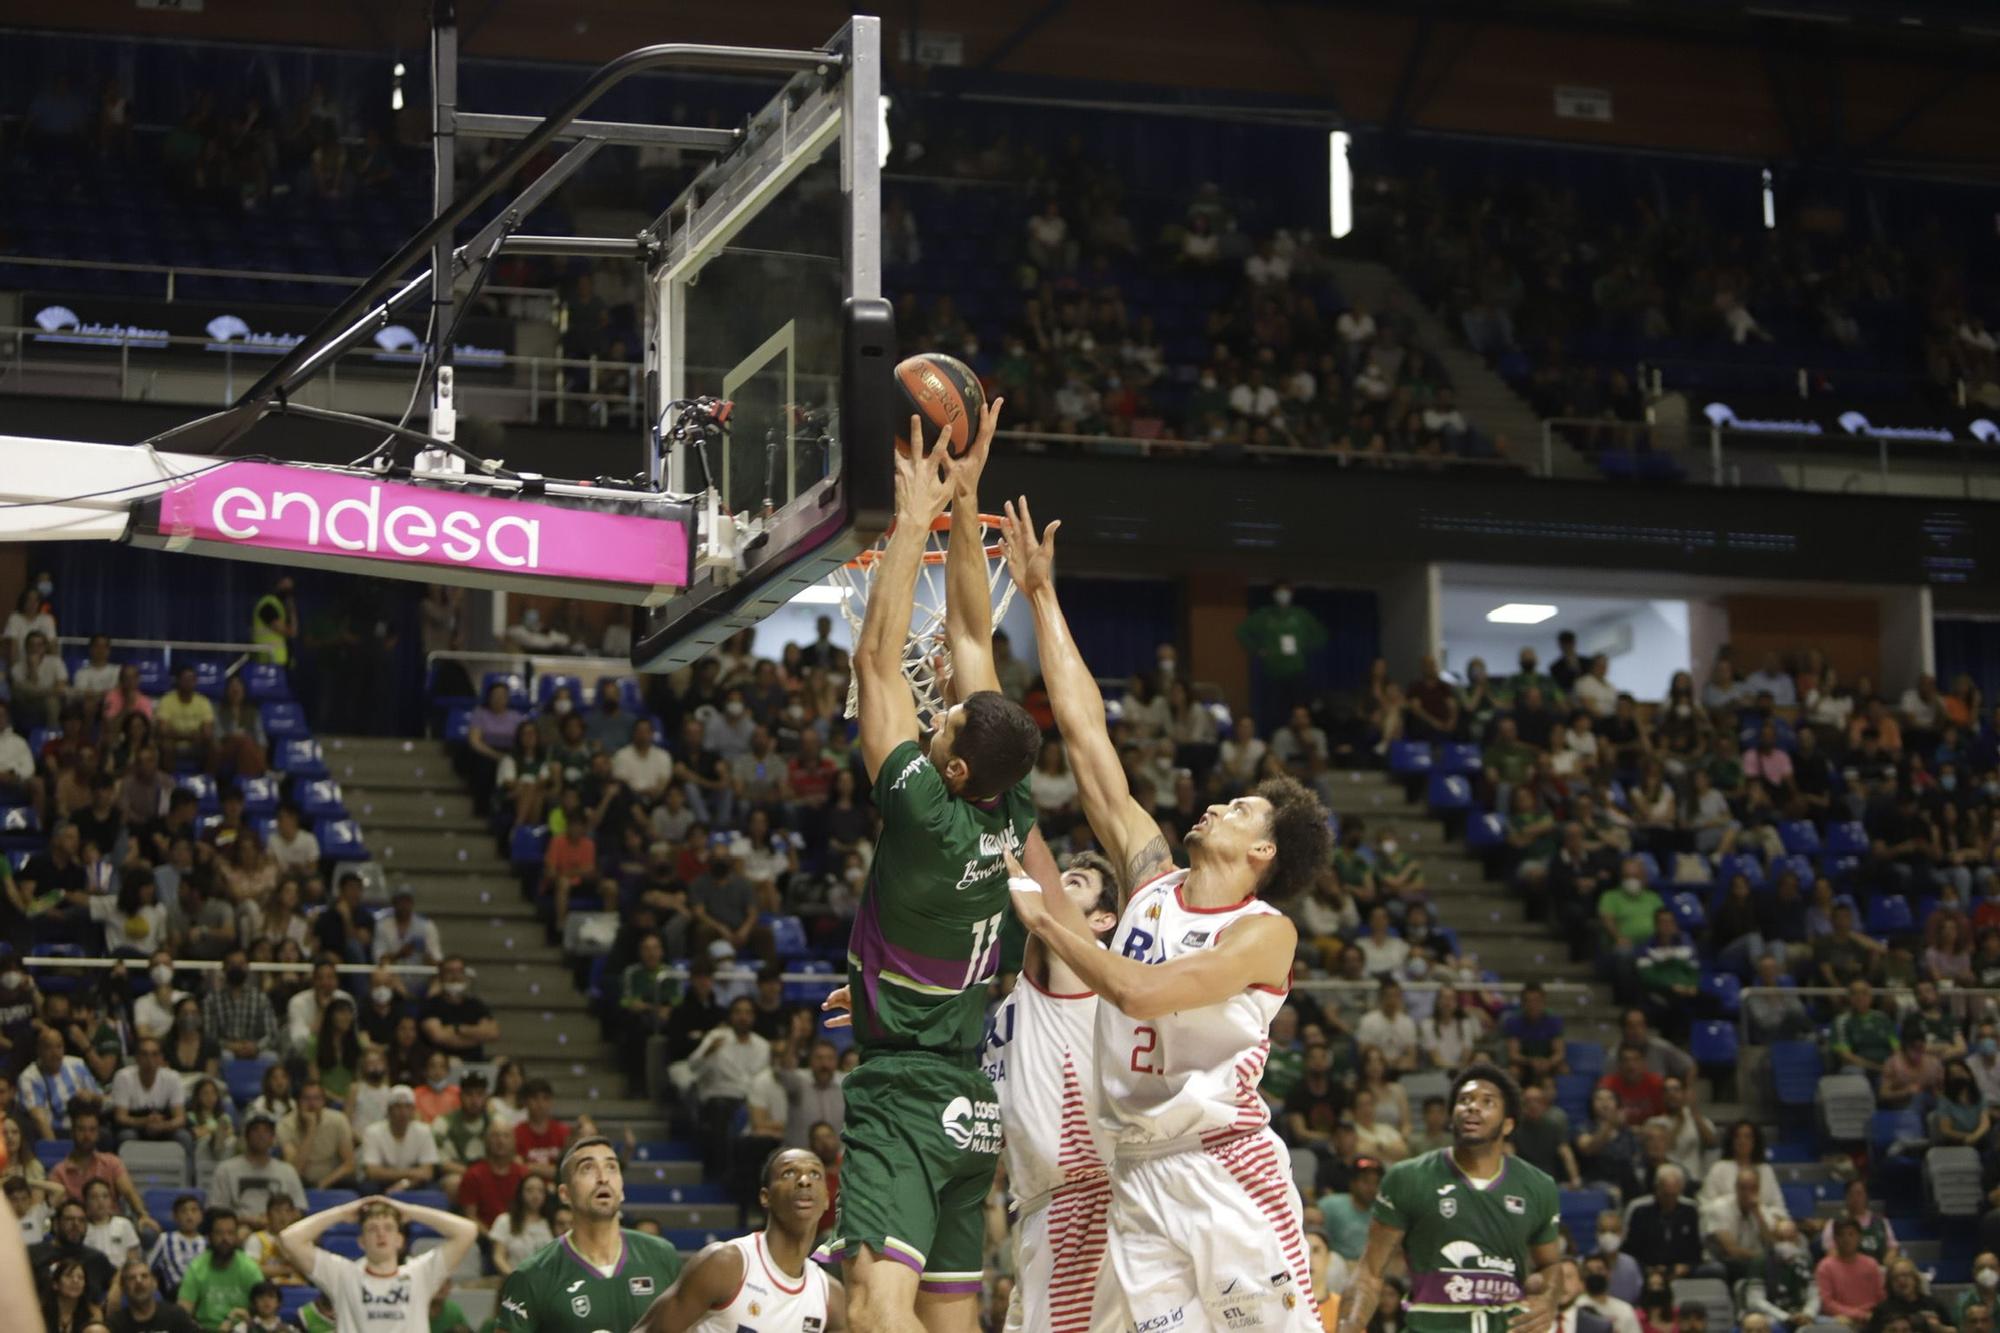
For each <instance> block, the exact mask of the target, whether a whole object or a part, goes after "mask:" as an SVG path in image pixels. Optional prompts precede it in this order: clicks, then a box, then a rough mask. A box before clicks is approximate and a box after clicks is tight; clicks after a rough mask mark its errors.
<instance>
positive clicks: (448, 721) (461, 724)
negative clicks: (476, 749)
mask: <svg viewBox="0 0 2000 1333" xmlns="http://www.w3.org/2000/svg"><path fill="white" fill-rule="evenodd" d="M471 730H472V710H471V709H470V708H467V707H465V706H463V705H460V706H458V707H456V708H453V709H451V710H450V711H448V712H446V713H445V715H444V739H445V740H446V741H447V742H448V743H450V744H452V745H457V744H459V743H460V742H462V741H463V740H464V739H465V737H466V734H467V733H468V732H470V731H471Z"/></svg>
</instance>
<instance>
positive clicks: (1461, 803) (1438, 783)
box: [1428, 773, 1472, 810]
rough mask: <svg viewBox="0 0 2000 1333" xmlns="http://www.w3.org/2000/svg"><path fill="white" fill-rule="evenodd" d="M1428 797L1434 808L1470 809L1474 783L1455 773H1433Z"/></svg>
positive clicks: (1431, 806)
mask: <svg viewBox="0 0 2000 1333" xmlns="http://www.w3.org/2000/svg"><path fill="white" fill-rule="evenodd" d="M1428 799H1429V804H1430V808H1431V809H1433V810H1470V809H1471V808H1472V783H1471V781H1470V780H1468V779H1466V778H1463V777H1460V776H1458V775H1457V774H1455V773H1433V774H1431V780H1430V792H1429V798H1428Z"/></svg>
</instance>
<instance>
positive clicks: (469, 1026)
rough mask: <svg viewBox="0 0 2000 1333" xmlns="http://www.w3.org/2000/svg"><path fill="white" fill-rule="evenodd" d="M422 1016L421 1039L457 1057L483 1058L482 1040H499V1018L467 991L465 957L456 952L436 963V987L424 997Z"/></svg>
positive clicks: (484, 1050) (483, 1046) (484, 1041)
mask: <svg viewBox="0 0 2000 1333" xmlns="http://www.w3.org/2000/svg"><path fill="white" fill-rule="evenodd" d="M422 1017H423V1021H422V1024H421V1025H420V1026H421V1031H422V1032H423V1036H424V1040H425V1041H427V1042H429V1043H430V1045H431V1046H432V1047H433V1048H434V1049H437V1050H442V1051H444V1052H446V1053H448V1054H450V1055H452V1056H455V1057H456V1058H458V1059H461V1060H470V1061H475V1062H477V1061H481V1060H484V1059H485V1058H486V1043H487V1042H489V1041H498V1040H500V1021H499V1020H498V1019H496V1018H495V1017H493V1010H492V1009H491V1008H490V1007H489V1006H488V1005H487V1003H486V1001H484V1000H482V999H480V998H479V997H478V996H476V995H473V994H472V993H471V982H470V981H469V979H468V973H467V970H466V966H465V960H464V959H463V958H460V957H458V956H457V955H453V956H451V957H449V958H446V959H445V960H444V961H443V962H441V963H439V964H438V970H437V989H436V990H435V991H434V992H433V993H432V994H431V995H430V996H429V997H428V998H427V999H425V1001H424V1007H423V1011H422Z"/></svg>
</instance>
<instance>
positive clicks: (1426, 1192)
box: [1340, 1064, 1563, 1333]
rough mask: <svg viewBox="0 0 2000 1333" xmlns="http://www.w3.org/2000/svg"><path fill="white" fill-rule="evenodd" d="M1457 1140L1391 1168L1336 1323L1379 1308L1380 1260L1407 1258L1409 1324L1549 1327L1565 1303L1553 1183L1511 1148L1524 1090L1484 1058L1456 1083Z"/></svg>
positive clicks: (1519, 1330)
mask: <svg viewBox="0 0 2000 1333" xmlns="http://www.w3.org/2000/svg"><path fill="white" fill-rule="evenodd" d="M1451 1101H1452V1121H1451V1130H1452V1146H1451V1147H1449V1148H1439V1149H1436V1150H1435V1151H1432V1152H1427V1153H1425V1154H1423V1155H1422V1156H1421V1157H1412V1158H1410V1159H1408V1160H1407V1161H1403V1162H1398V1163H1397V1164H1396V1165H1395V1166H1393V1167H1391V1168H1389V1173H1388V1175H1386V1176H1384V1177H1383V1179H1382V1189H1381V1192H1380V1193H1379V1194H1378V1195H1377V1196H1376V1199H1375V1211H1374V1215H1373V1217H1372V1219H1371V1220H1370V1222H1369V1224H1368V1246H1367V1248H1366V1249H1365V1250H1364V1251H1363V1252H1362V1255H1361V1263H1360V1268H1359V1272H1358V1273H1357V1274H1356V1276H1355V1279H1354V1285H1353V1287H1352V1289H1351V1290H1350V1292H1349V1295H1348V1298H1347V1301H1346V1303H1345V1304H1344V1305H1343V1306H1342V1307H1341V1311H1340V1329H1341V1333H1361V1330H1363V1329H1366V1328H1367V1327H1368V1321H1369V1320H1370V1319H1372V1318H1373V1317H1374V1315H1375V1307H1376V1305H1377V1303H1378V1302H1379V1300H1380V1298H1381V1294H1382V1271H1383V1268H1384V1267H1385V1266H1386V1265H1387V1264H1388V1262H1389V1259H1390V1257H1391V1256H1392V1255H1394V1254H1395V1252H1396V1250H1397V1249H1398V1248H1400V1249H1401V1250H1402V1251H1403V1257H1404V1259H1405V1260H1406V1261H1407V1262H1408V1264H1409V1270H1410V1296H1409V1300H1408V1302H1407V1303H1406V1305H1405V1311H1406V1313H1407V1316H1408V1318H1407V1320H1406V1323H1407V1326H1408V1327H1409V1329H1410V1330H1411V1333H1548V1330H1549V1329H1550V1328H1551V1327H1553V1325H1554V1324H1555V1320H1556V1316H1557V1312H1558V1311H1559V1310H1560V1309H1561V1308H1562V1297H1563V1292H1562V1272H1561V1262H1562V1251H1561V1247H1560V1246H1558V1245H1557V1243H1556V1221H1557V1214H1558V1212H1559V1211H1560V1207H1561V1202H1560V1197H1559V1195H1558V1193H1557V1190H1556V1183H1555V1181H1554V1180H1552V1179H1550V1178H1549V1176H1548V1175H1547V1173H1545V1172H1542V1171H1538V1170H1536V1169H1535V1168H1534V1167H1532V1166H1529V1165H1528V1164H1527V1163H1526V1162H1524V1161H1522V1160H1521V1159H1520V1158H1518V1157H1514V1156H1510V1155H1509V1154H1508V1153H1507V1151H1506V1141H1507V1136H1508V1135H1509V1134H1511V1133H1512V1132H1513V1129H1514V1126H1515V1124H1516V1123H1518V1122H1519V1119H1520V1106H1521V1092H1520V1089H1519V1088H1517V1087H1516V1086H1515V1085H1514V1080H1513V1079H1511V1078H1509V1077H1508V1076H1507V1075H1506V1074H1505V1073H1504V1072H1502V1071H1501V1070H1500V1069H1498V1068H1496V1067H1495V1066H1493V1065H1489V1064H1472V1065H1468V1066H1466V1068H1465V1069H1464V1070H1463V1071H1461V1072H1460V1074H1459V1076H1458V1079H1457V1081H1456V1082H1455V1083H1453V1084H1452V1096H1451Z"/></svg>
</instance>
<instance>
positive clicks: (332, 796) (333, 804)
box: [292, 778, 347, 820]
mask: <svg viewBox="0 0 2000 1333" xmlns="http://www.w3.org/2000/svg"><path fill="white" fill-rule="evenodd" d="M292 794H293V797H294V799H296V800H297V801H298V803H299V813H300V814H301V815H303V816H305V817H306V818H307V819H311V820H320V819H345V818H347V806H346V805H345V804H343V803H342V801H341V796H340V784H339V783H338V782H335V781H334V780H333V779H332V778H320V779H318V780H317V781H314V782H301V783H298V784H296V785H295V786H294V787H293V788H292Z"/></svg>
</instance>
